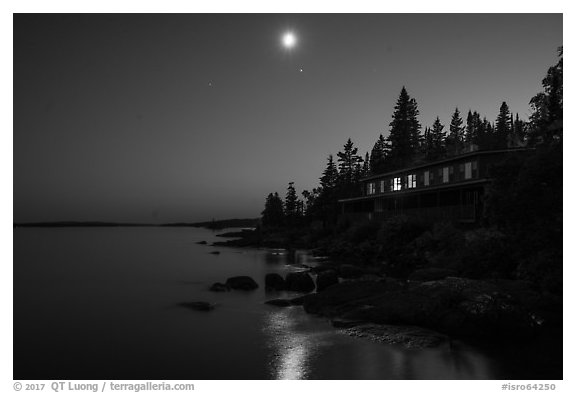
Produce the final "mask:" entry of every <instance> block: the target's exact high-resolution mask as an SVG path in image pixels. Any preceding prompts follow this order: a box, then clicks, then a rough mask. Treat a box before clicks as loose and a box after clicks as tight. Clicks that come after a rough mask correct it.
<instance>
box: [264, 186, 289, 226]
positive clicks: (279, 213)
mask: <svg viewBox="0 0 576 393" xmlns="http://www.w3.org/2000/svg"><path fill="white" fill-rule="evenodd" d="M283 221H284V210H283V206H282V199H280V197H279V196H278V193H277V192H276V193H274V194H272V193H270V194H268V197H267V198H266V203H265V205H264V211H263V212H262V225H263V226H265V227H278V226H281V225H282V224H283Z"/></svg>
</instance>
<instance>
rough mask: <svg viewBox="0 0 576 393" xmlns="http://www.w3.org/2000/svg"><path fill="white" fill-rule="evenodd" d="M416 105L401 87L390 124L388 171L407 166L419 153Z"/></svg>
mask: <svg viewBox="0 0 576 393" xmlns="http://www.w3.org/2000/svg"><path fill="white" fill-rule="evenodd" d="M418 114H419V112H418V105H417V104H416V100H415V99H413V98H410V96H409V95H408V92H407V91H406V88H405V87H402V91H401V92H400V96H399V97H398V101H397V102H396V106H395V107H394V114H393V115H392V122H391V123H390V135H389V136H388V139H387V140H388V142H389V143H390V152H389V154H388V158H387V160H386V161H387V164H388V165H389V166H390V169H396V168H402V167H405V166H407V165H409V164H410V163H411V162H412V161H413V160H414V159H415V158H416V154H417V153H418V151H419V145H420V123H419V122H418V118H417V116H418Z"/></svg>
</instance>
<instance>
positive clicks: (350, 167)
mask: <svg viewBox="0 0 576 393" xmlns="http://www.w3.org/2000/svg"><path fill="white" fill-rule="evenodd" d="M361 162H362V158H361V157H360V156H359V155H358V148H357V147H354V143H352V140H351V139H350V138H348V141H347V142H346V144H345V145H344V150H343V151H341V152H338V186H339V188H340V190H341V192H342V194H343V196H349V195H350V194H351V193H353V192H354V184H355V181H356V180H357V176H358V173H359V171H358V166H359V165H360V163H361Z"/></svg>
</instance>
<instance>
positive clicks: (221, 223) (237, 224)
mask: <svg viewBox="0 0 576 393" xmlns="http://www.w3.org/2000/svg"><path fill="white" fill-rule="evenodd" d="M259 222H260V220H259V219H258V218H234V219H228V220H213V221H203V222H194V223H186V222H174V223H164V224H152V223H123V222H105V221H50V222H26V223H14V224H13V227H14V228H16V227H18V228H30V227H36V228H62V227H195V228H209V229H223V228H241V227H255V226H256V225H258V223H259Z"/></svg>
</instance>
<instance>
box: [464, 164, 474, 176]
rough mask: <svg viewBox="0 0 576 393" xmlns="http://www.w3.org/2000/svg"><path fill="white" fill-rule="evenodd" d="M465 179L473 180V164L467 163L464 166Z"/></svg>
mask: <svg viewBox="0 0 576 393" xmlns="http://www.w3.org/2000/svg"><path fill="white" fill-rule="evenodd" d="M464 179H472V163H471V162H467V163H465V164H464Z"/></svg>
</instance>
